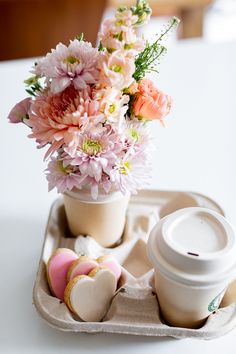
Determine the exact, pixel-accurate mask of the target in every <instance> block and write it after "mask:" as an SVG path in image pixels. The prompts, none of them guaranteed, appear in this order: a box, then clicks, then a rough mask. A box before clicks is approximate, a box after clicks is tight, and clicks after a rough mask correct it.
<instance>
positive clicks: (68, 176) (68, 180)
mask: <svg viewBox="0 0 236 354" xmlns="http://www.w3.org/2000/svg"><path fill="white" fill-rule="evenodd" d="M46 172H47V173H46V177H47V180H48V190H49V191H50V190H52V189H53V188H54V187H56V188H57V191H58V193H64V192H65V191H66V190H72V189H73V188H74V187H78V185H79V181H80V178H81V176H80V173H79V171H78V170H77V169H76V168H75V167H72V166H67V167H64V166H63V161H62V160H61V159H60V158H59V159H56V158H55V157H52V158H51V161H50V162H49V164H48V168H47V170H46Z"/></svg>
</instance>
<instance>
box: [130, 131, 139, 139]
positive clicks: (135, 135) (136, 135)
mask: <svg viewBox="0 0 236 354" xmlns="http://www.w3.org/2000/svg"><path fill="white" fill-rule="evenodd" d="M129 135H130V137H131V138H132V139H133V140H135V141H139V137H140V136H139V132H138V131H137V130H136V129H134V128H131V129H130V130H129Z"/></svg>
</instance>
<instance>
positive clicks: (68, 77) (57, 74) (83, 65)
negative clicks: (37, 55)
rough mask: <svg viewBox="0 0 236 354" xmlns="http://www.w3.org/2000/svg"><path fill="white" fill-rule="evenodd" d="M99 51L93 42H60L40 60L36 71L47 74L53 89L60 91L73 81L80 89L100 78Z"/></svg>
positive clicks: (41, 74)
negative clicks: (98, 67) (66, 43)
mask: <svg viewBox="0 0 236 354" xmlns="http://www.w3.org/2000/svg"><path fill="white" fill-rule="evenodd" d="M98 57H99V52H98V50H97V49H95V48H93V47H92V45H91V43H89V42H84V41H79V40H77V39H75V40H73V41H70V44H69V46H68V47H67V46H66V45H64V44H62V43H59V44H58V45H57V46H56V49H52V51H51V53H48V54H47V55H46V57H45V58H43V59H42V60H40V61H39V62H38V65H36V67H35V68H34V73H35V74H36V75H38V76H45V77H46V79H47V81H48V82H50V83H51V91H52V92H53V93H59V92H61V91H63V90H64V89H65V88H66V87H68V86H69V85H70V84H71V83H72V84H73V85H74V87H75V88H76V89H78V90H81V89H85V88H86V86H87V84H95V83H96V82H97V79H98V70H97V62H98Z"/></svg>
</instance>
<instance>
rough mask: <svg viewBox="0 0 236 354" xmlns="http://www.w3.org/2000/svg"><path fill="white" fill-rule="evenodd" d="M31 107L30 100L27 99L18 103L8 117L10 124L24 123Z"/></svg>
mask: <svg viewBox="0 0 236 354" xmlns="http://www.w3.org/2000/svg"><path fill="white" fill-rule="evenodd" d="M30 106H31V98H30V97H27V98H25V99H24V100H22V101H20V102H18V103H17V104H16V105H15V106H14V107H13V108H12V110H11V112H10V113H9V115H8V119H9V120H10V122H11V123H22V122H23V123H26V124H27V120H28V118H29V110H30Z"/></svg>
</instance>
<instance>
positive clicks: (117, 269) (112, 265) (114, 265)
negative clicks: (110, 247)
mask: <svg viewBox="0 0 236 354" xmlns="http://www.w3.org/2000/svg"><path fill="white" fill-rule="evenodd" d="M96 261H97V262H98V263H99V265H102V266H106V267H108V268H109V269H110V270H111V271H112V272H113V273H114V275H115V277H116V280H117V281H118V280H119V278H120V276H121V265H120V264H119V263H118V261H117V260H116V259H115V257H114V256H112V255H106V256H100V257H98V258H97V259H96Z"/></svg>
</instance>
